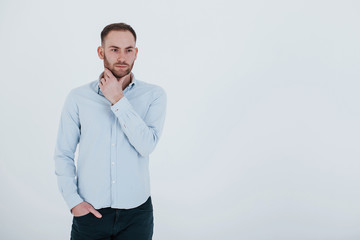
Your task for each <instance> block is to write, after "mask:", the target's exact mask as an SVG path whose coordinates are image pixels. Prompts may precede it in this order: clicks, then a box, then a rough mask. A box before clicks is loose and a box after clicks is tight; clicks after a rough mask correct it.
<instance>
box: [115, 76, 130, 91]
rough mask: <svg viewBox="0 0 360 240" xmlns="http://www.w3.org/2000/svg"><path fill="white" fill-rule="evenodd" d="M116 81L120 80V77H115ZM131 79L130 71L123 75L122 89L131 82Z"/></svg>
mask: <svg viewBox="0 0 360 240" xmlns="http://www.w3.org/2000/svg"><path fill="white" fill-rule="evenodd" d="M117 80H118V81H119V80H120V78H118V79H117ZM131 80H132V76H131V73H130V74H129V75H128V76H126V77H125V79H124V83H123V90H124V89H125V88H126V87H127V86H129V84H130V83H131Z"/></svg>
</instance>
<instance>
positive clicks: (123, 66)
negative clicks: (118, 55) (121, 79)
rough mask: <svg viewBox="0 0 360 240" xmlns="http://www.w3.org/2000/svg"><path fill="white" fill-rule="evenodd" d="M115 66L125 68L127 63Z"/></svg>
mask: <svg viewBox="0 0 360 240" xmlns="http://www.w3.org/2000/svg"><path fill="white" fill-rule="evenodd" d="M115 67H117V68H127V65H115Z"/></svg>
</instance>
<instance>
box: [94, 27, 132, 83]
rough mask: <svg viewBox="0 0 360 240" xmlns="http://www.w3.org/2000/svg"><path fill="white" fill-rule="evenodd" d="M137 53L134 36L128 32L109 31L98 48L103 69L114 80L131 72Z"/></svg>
mask: <svg viewBox="0 0 360 240" xmlns="http://www.w3.org/2000/svg"><path fill="white" fill-rule="evenodd" d="M137 52H138V49H137V48H136V47H135V39H134V36H133V35H132V34H131V32H129V31H110V32H109V33H108V35H107V36H106V37H105V39H104V42H103V44H102V46H100V47H99V48H98V54H99V57H100V59H103V60H104V67H106V68H108V69H109V70H110V71H111V72H112V73H113V75H114V76H115V77H116V78H121V77H123V76H125V75H127V74H129V73H130V72H131V70H132V68H133V66H134V62H135V60H136V56H137Z"/></svg>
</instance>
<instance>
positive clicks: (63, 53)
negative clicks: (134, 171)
mask: <svg viewBox="0 0 360 240" xmlns="http://www.w3.org/2000/svg"><path fill="white" fill-rule="evenodd" d="M359 13H360V3H359V1H340V0H339V1H235V0H234V1H205V0H202V1H190V0H182V1H165V0H163V1H161V0H157V1H145V0H144V1H69V0H68V1H45V0H43V1H39V0H35V1H25V0H24V1H10V0H1V2H0V46H1V53H0V67H1V94H0V107H1V124H0V131H1V132H0V134H1V142H0V146H1V151H0V190H1V193H0V194H1V195H0V239H4V240H12V239H14V240H15V239H16V240H18V239H46V240H48V239H51V240H62V239H69V235H70V229H71V221H72V216H71V214H70V213H69V210H68V208H67V206H66V204H65V202H64V201H63V199H62V197H61V195H60V193H59V191H58V188H57V183H56V177H55V174H54V162H53V153H54V146H55V139H56V134H57V129H58V123H59V118H60V111H61V108H62V106H63V103H64V100H65V96H66V95H67V93H68V92H69V91H70V90H71V89H73V88H75V87H77V86H80V85H82V84H86V83H88V82H90V81H93V80H95V79H96V78H97V77H98V75H99V73H100V72H101V71H102V66H103V65H102V61H101V60H100V59H98V57H97V54H96V48H97V47H98V45H99V44H100V32H101V30H102V29H103V27H104V26H106V25H107V24H109V23H113V22H126V23H128V24H130V25H131V26H133V28H134V29H135V31H136V32H137V34H138V42H137V46H138V48H139V54H138V59H137V61H136V63H135V67H134V69H133V72H134V74H135V76H136V77H137V78H138V79H140V80H143V81H146V82H151V83H154V84H158V85H160V86H162V87H163V88H164V89H165V90H166V92H167V95H168V110H167V117H166V123H165V127H164V132H163V135H162V138H161V139H160V142H159V144H158V147H157V149H156V150H155V152H154V153H153V154H152V155H151V156H150V160H151V169H150V170H151V180H152V181H151V186H152V198H153V204H154V214H155V229H154V239H155V240H183V239H186V240H204V239H206V240H215V239H219V240H223V239H229V240H232V239H234V240H237V239H246V240H269V239H274V240H282V239H286V240H288V239H291V240H297V239H299V240H312V239H314V240H315V239H319V240H320V239H326V240H335V239H336V240H337V239H339V240H355V239H360V227H359V226H360V204H359V203H360V174H359V172H360V161H359V157H360V148H359V146H360V126H359V123H360V106H359V103H360V95H359V91H360V83H359V77H360V47H359V46H360V44H359V43H360V31H359V29H360V28H359V23H360V14H359Z"/></svg>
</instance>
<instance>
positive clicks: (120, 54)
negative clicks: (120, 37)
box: [117, 51, 125, 62]
mask: <svg viewBox="0 0 360 240" xmlns="http://www.w3.org/2000/svg"><path fill="white" fill-rule="evenodd" d="M117 61H118V62H125V53H123V52H121V51H119V54H118V56H117Z"/></svg>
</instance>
